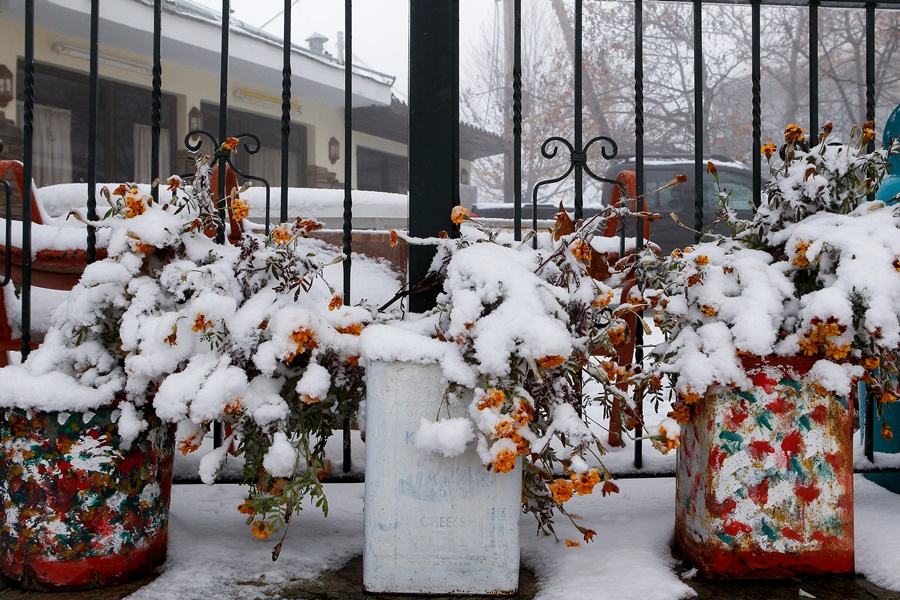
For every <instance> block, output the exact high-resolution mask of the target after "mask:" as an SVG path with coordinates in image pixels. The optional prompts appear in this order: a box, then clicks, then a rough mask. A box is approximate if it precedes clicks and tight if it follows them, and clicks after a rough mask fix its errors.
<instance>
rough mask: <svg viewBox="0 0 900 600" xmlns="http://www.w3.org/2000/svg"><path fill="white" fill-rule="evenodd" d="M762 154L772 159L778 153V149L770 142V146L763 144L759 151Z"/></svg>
mask: <svg viewBox="0 0 900 600" xmlns="http://www.w3.org/2000/svg"><path fill="white" fill-rule="evenodd" d="M759 152H760V154H765V155H766V158H772V155H773V154H775V153H776V152H778V147H777V146H776V145H775V144H773V143H771V142H769V143H768V144H763V145H762V148H760V149H759Z"/></svg>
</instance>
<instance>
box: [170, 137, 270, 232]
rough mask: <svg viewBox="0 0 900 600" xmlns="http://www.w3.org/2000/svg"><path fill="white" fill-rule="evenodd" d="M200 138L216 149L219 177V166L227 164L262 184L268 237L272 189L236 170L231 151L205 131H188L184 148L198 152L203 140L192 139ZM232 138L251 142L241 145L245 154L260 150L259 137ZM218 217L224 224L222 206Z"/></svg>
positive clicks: (222, 171)
mask: <svg viewBox="0 0 900 600" xmlns="http://www.w3.org/2000/svg"><path fill="white" fill-rule="evenodd" d="M200 136H203V137H205V138H207V139H208V140H209V141H210V142H212V145H213V147H214V148H216V151H215V154H214V156H215V159H216V161H217V162H218V163H219V165H220V167H219V171H220V174H221V176H223V177H224V173H225V172H224V170H222V168H221V165H223V164H227V165H228V166H229V167H231V170H232V171H234V172H235V173H237V174H238V175H240V176H241V177H243V178H244V179H250V180H252V181H261V182H262V183H263V185H265V186H266V220H265V223H266V235H269V208H270V201H271V191H272V188H271V186H270V185H269V182H268V181H267V180H266V179H265V178H263V177H258V176H256V175H250V174H249V173H245V172H243V171H241V170H240V169H238V168H237V167H236V166H235V165H234V163H233V162H232V161H231V154H232V151H231V150H229V149H228V148H224V147H223V146H222V144H220V143H219V142H218V141H217V140H216V136H214V135H213V134H211V133H210V132H208V131H206V130H205V129H192V130H191V131H189V132H188V133H187V135H185V136H184V146H185V147H186V148H187V149H188V150H190V151H191V152H199V151H200V148H201V146H203V140H202V139H197V141H196V142H194V141H192V139H193V138H199V137H200ZM232 137H234V138H236V139H238V140H243V139H244V138H249V140H250V141H251V142H253V145H252V146H251V145H250V143H248V142H246V141H245V142H244V143H243V146H244V150H245V151H246V152H247V154H256V153H257V152H259V150H260V148H261V147H262V142H260V140H259V137H257V136H256V135H255V134H252V133H239V134H237V135H235V136H232ZM222 143H224V140H223V141H222ZM220 188H221V189H220V193H224V186H220ZM219 216H220V217H221V219H222V222H223V223H224V222H225V207H224V206H220V207H219Z"/></svg>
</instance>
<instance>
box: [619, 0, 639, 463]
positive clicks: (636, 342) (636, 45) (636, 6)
mask: <svg viewBox="0 0 900 600" xmlns="http://www.w3.org/2000/svg"><path fill="white" fill-rule="evenodd" d="M634 171H635V173H634V174H635V192H636V195H637V197H638V198H642V197H643V195H644V3H643V0H635V2H634ZM643 203H644V201H643V199H642V200H641V204H642V205H643ZM643 208H644V207H643V206H641V207H640V209H641V210H643ZM635 227H636V229H637V230H638V231H635V238H636V240H637V244H638V248H640V247H642V246H643V233H644V227H643V223H642V222H640V223H639V221H638V220H635ZM623 231H624V228H623ZM623 246H624V244H623ZM624 255H625V251H624V247H623V248H622V253H621V254H620V256H624ZM634 336H635V338H634V347H635V353H634V358H635V364H637V365H641V364H642V363H643V361H644V350H643V348H642V346H643V337H644V336H643V327H641V325H640V323H635V328H634ZM636 400H637V399H636ZM635 406H636V408H637V412H638V417H639V418H640V417H641V416H642V412H643V411H642V406H641V402H638V401H636V402H635ZM634 434H635V438H637V440H636V441H635V443H634V466H635V468H637V469H640V468H641V467H643V464H644V446H643V442H642V441H641V439H640V438H641V437H643V432H642V431H641V428H640V427H635V430H634Z"/></svg>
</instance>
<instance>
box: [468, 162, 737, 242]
mask: <svg viewBox="0 0 900 600" xmlns="http://www.w3.org/2000/svg"><path fill="white" fill-rule="evenodd" d="M704 160H711V161H712V162H713V163H714V164H715V165H716V169H717V170H718V173H719V183H720V185H721V186H722V189H723V190H728V191H730V192H731V201H730V204H729V205H730V206H731V207H732V208H734V209H735V210H737V212H738V215H740V216H741V217H745V218H746V217H749V216H751V215H752V214H753V205H754V203H753V173H752V171H751V170H750V169H749V168H747V166H746V165H744V164H743V163H740V162H738V161H735V160H733V159H730V158H728V157H724V156H720V155H712V156H709V157H707V158H706V159H704ZM704 165H705V163H704ZM634 169H635V161H634V158H633V157H627V158H624V159H622V160H615V161H613V162H612V163H611V164H610V166H609V168H608V169H607V171H606V174H605V175H604V176H605V177H606V178H608V179H615V178H616V177H617V176H618V175H619V174H620V173H621V172H622V171H628V170H631V171H633V170H634ZM679 174H683V175H686V176H687V178H688V180H687V182H686V183H683V184H681V185H677V186H674V187H671V188H669V189H666V190H663V191H662V192H658V193H650V194H648V195H647V196H646V209H647V210H648V211H650V212H655V213H659V214H661V215H662V216H663V218H662V219H661V220H659V221H655V222H654V223H652V224H651V226H650V240H651V241H653V242H654V243H656V244H657V245H658V246H659V247H660V248H661V249H662V250H663V252H671V251H672V250H673V249H675V248H679V247H684V246H687V245H689V244H692V243H694V242H695V240H696V234H695V233H694V232H693V231H690V230H689V229H686V228H685V227H682V226H680V225H678V223H676V222H675V220H674V219H672V218H671V216H670V215H671V214H672V213H675V214H676V215H677V216H678V219H679V220H680V221H681V223H682V224H683V225H685V226H686V227H689V228H691V229H693V228H694V227H695V222H694V219H695V217H694V212H695V211H694V203H695V198H694V190H695V186H694V157H693V155H686V154H673V155H652V156H645V158H644V181H645V186H644V189H645V191H647V192H653V190H656V189H659V188H661V187H662V186H664V185H665V184H667V183H668V182H670V181H672V180H673V179H674V178H675V176H676V175H679ZM612 193H613V186H612V185H611V184H603V196H602V198H603V204H602V206H607V205H608V204H609V202H610V200H611V198H612ZM717 202H718V198H717V196H716V183H715V180H714V178H713V176H712V175H710V174H708V173H706V167H705V166H704V176H703V224H704V227H706V226H708V225H709V224H710V223H712V222H713V221H715V214H716V212H717V211H718V204H717ZM600 206H601V205H597V204H585V206H584V215H585V217H590V216H591V215H593V214H596V212H597V211H598V210H599V209H600ZM564 207H565V209H566V210H567V211H569V212H570V213H571V212H574V211H575V207H574V206H573V205H571V200H569V202H568V203H567V204H565V205H564ZM558 210H559V202H556V203H550V202H545V203H538V205H537V216H538V219H553V217H554V215H555V214H556V213H557V212H558ZM472 213H473V215H475V216H479V217H484V218H492V219H493V218H496V219H512V218H513V205H512V204H511V203H490V204H485V203H476V204H475V205H473V206H472ZM531 215H532V204H531V202H523V204H522V220H523V226H525V227H528V226H529V224H530V222H531V218H532V217H531ZM714 231H715V232H716V233H721V234H727V233H728V230H727V228H726V227H725V226H724V224H720V225H719V226H717V227H716V228H715V229H714ZM632 235H633V234H632Z"/></svg>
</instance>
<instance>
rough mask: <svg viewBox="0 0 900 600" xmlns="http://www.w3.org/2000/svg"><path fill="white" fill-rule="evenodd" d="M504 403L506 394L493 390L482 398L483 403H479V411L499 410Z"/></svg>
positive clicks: (485, 393)
mask: <svg viewBox="0 0 900 600" xmlns="http://www.w3.org/2000/svg"><path fill="white" fill-rule="evenodd" d="M504 402H506V394H504V393H503V392H502V391H501V390H498V389H494V388H491V389H489V390H487V391H486V392H484V395H483V396H482V397H481V401H480V402H479V403H478V410H484V409H486V408H497V407H498V406H500V405H501V404H503V403H504Z"/></svg>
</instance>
